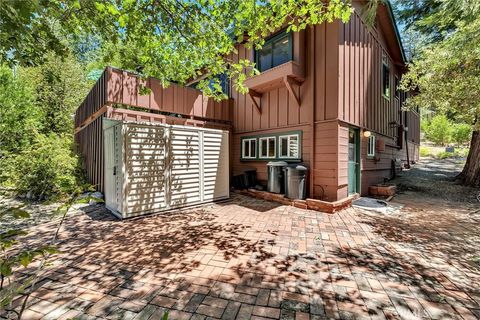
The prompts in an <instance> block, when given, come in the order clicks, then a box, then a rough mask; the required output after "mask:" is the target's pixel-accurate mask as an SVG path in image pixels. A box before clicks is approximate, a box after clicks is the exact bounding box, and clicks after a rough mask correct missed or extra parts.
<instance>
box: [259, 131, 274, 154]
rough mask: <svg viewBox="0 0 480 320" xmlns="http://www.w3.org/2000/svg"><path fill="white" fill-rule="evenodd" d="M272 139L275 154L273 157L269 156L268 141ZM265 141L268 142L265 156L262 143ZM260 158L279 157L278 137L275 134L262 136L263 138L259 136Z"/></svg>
mask: <svg viewBox="0 0 480 320" xmlns="http://www.w3.org/2000/svg"><path fill="white" fill-rule="evenodd" d="M270 140H273V146H274V148H273V156H272V157H269V156H268V150H269V149H268V142H269V141H270ZM264 142H267V155H266V156H263V155H262V145H263V143H264ZM258 143H259V144H258V158H259V159H275V158H277V137H275V136H271V137H261V138H258Z"/></svg>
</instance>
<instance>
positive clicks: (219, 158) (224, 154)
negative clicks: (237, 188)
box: [202, 131, 229, 201]
mask: <svg viewBox="0 0 480 320" xmlns="http://www.w3.org/2000/svg"><path fill="white" fill-rule="evenodd" d="M228 166H229V161H228V134H227V133H226V132H222V131H204V132H203V179H202V180H203V200H205V201H208V200H216V199H220V198H227V197H228V196H229V169H228Z"/></svg>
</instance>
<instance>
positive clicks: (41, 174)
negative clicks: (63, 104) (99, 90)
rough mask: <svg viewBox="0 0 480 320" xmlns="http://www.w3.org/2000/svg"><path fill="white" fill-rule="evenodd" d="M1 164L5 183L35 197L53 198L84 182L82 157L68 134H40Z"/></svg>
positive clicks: (75, 188) (75, 190)
mask: <svg viewBox="0 0 480 320" xmlns="http://www.w3.org/2000/svg"><path fill="white" fill-rule="evenodd" d="M1 164H2V165H4V167H3V168H4V169H3V170H2V175H3V178H4V185H7V186H11V187H13V188H14V189H15V190H16V191H17V192H18V193H19V194H25V195H26V194H28V195H29V196H30V197H31V198H34V199H40V200H45V199H54V198H56V197H59V196H62V195H67V194H73V193H77V192H80V191H81V189H82V187H83V186H84V181H83V179H82V172H81V165H80V159H79V157H78V156H77V155H76V154H75V152H74V150H73V143H72V138H71V137H67V136H66V135H56V134H48V135H43V134H38V135H37V136H36V137H35V140H34V142H33V143H32V144H31V145H30V146H29V147H28V148H26V149H25V150H23V151H21V152H20V153H18V154H16V155H11V156H6V157H5V158H4V159H3V161H2V162H1Z"/></svg>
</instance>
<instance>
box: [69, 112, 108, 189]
mask: <svg viewBox="0 0 480 320" xmlns="http://www.w3.org/2000/svg"><path fill="white" fill-rule="evenodd" d="M102 119H103V116H100V117H98V118H97V119H95V120H94V121H93V122H92V123H90V124H89V125H88V126H87V127H85V128H84V129H83V130H81V131H79V132H77V133H76V134H75V143H76V144H77V146H78V151H79V152H80V154H81V156H82V161H83V168H84V170H85V175H86V178H87V180H88V181H89V182H90V183H91V184H92V185H94V186H95V188H96V189H97V190H99V191H101V192H103V124H102Z"/></svg>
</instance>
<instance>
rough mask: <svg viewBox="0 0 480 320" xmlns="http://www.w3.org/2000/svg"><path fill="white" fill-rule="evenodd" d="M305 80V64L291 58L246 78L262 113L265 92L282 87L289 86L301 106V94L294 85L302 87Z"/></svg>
mask: <svg viewBox="0 0 480 320" xmlns="http://www.w3.org/2000/svg"><path fill="white" fill-rule="evenodd" d="M304 81H305V71H304V68H303V66H302V65H301V64H299V63H298V62H296V61H293V60H291V61H288V62H286V63H284V64H281V65H279V66H277V67H274V68H271V69H268V70H266V71H264V72H262V73H261V74H259V75H257V76H254V77H251V78H248V79H247V80H245V85H246V86H247V87H248V88H249V89H250V90H249V95H250V97H251V98H252V101H253V103H254V105H255V106H256V107H257V109H258V111H259V112H260V113H261V112H262V109H261V106H260V98H261V97H262V95H263V93H265V92H268V91H270V90H273V89H277V88H281V87H286V88H287V90H288V91H289V93H290V94H291V95H292V96H293V98H294V100H295V101H296V103H297V105H298V107H300V104H301V101H300V96H299V94H298V93H297V91H296V90H294V87H295V86H296V87H300V86H301V85H302V83H303V82H304ZM257 99H258V100H257Z"/></svg>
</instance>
